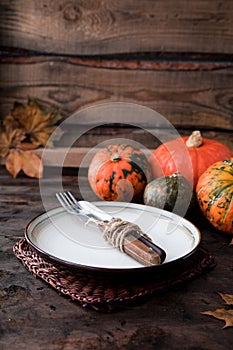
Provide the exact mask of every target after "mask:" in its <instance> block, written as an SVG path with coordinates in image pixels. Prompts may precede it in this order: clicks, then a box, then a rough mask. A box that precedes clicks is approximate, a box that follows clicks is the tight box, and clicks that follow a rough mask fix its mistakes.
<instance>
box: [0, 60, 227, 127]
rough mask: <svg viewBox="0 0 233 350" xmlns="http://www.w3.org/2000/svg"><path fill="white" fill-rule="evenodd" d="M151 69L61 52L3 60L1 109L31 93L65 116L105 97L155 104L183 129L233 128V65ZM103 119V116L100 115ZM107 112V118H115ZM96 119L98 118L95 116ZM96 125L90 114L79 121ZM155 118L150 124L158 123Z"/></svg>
mask: <svg viewBox="0 0 233 350" xmlns="http://www.w3.org/2000/svg"><path fill="white" fill-rule="evenodd" d="M205 68H206V69H202V70H198V71H196V70H195V71H192V70H190V71H189V70H168V71H167V70H154V69H152V70H150V69H142V70H141V69H136V70H134V69H123V68H121V69H113V68H102V67H101V68H100V67H90V66H86V65H84V64H83V63H82V64H78V63H77V62H75V61H74V62H71V61H70V60H69V59H64V58H62V59H61V58H59V57H50V58H46V57H40V58H35V59H33V58H28V59H27V58H24V59H23V60H21V61H20V62H19V61H17V60H16V62H14V60H13V61H12V59H11V60H10V62H8V60H6V59H5V58H4V60H3V61H2V64H1V65H0V75H1V82H0V92H1V94H0V104H1V107H0V114H1V115H4V114H7V113H8V112H9V111H10V109H11V108H12V105H13V102H14V101H15V100H18V101H22V102H25V100H26V98H27V96H31V97H34V98H37V99H39V100H41V102H43V103H45V104H48V105H50V104H55V105H56V106H58V107H59V108H60V110H61V112H62V113H63V115H64V116H66V117H68V116H70V114H72V113H74V112H75V111H79V110H80V109H83V108H85V107H88V106H93V105H96V104H99V103H106V102H130V103H135V104H139V105H143V106H147V107H150V108H152V109H154V110H156V111H157V112H159V113H161V114H162V115H163V116H164V117H165V118H166V119H167V120H169V121H170V122H171V123H172V124H173V125H174V126H175V127H178V128H182V127H183V128H192V127H193V126H195V128H206V129H208V128H209V129H213V128H214V129H226V130H233V112H232V100H233V99H232V91H233V79H232V76H233V70H232V67H229V65H228V64H227V65H226V66H225V67H219V68H217V69H212V68H209V65H208V64H206V66H205ZM98 121H99V119H98ZM116 121H119V120H116V116H115V115H114V116H111V115H108V116H107V117H106V118H104V120H103V122H109V123H111V122H113V123H114V122H116ZM95 122H96V121H95ZM88 123H89V124H90V125H91V124H93V119H92V120H89V116H88V117H87V118H86V119H85V118H83V119H82V120H80V124H85V125H86V124H88ZM153 124H154V123H153V122H152V123H149V124H147V125H146V126H148V127H154V126H155V125H153Z"/></svg>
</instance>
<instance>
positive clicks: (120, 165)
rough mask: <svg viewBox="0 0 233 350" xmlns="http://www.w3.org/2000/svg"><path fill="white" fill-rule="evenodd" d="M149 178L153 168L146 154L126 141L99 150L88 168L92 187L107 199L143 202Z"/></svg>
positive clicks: (96, 192) (97, 193)
mask: <svg viewBox="0 0 233 350" xmlns="http://www.w3.org/2000/svg"><path fill="white" fill-rule="evenodd" d="M150 178H151V168H150V164H149V162H148V160H147V158H146V156H145V155H144V153H143V152H142V151H141V150H138V149H136V148H134V147H132V146H131V145H127V144H116V145H109V146H108V147H106V148H102V149H100V150H99V151H98V152H97V153H96V154H95V156H94V157H93V159H92V161H91V163H90V166H89V169H88V180H89V184H90V186H91V188H92V190H93V191H94V192H95V194H96V195H97V196H99V197H100V198H101V199H104V200H106V201H115V200H118V201H128V200H131V199H133V200H136V201H141V200H142V197H143V192H144V188H145V187H146V185H147V182H149V181H150Z"/></svg>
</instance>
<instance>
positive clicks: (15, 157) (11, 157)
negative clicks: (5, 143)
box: [6, 149, 23, 177]
mask: <svg viewBox="0 0 233 350" xmlns="http://www.w3.org/2000/svg"><path fill="white" fill-rule="evenodd" d="M22 166H23V159H22V157H21V152H20V151H19V150H17V149H12V150H11V151H10V153H9V154H8V156H7V158H6V168H7V170H8V171H9V173H10V174H11V175H12V176H13V177H16V176H17V175H18V173H19V172H20V170H21V169H22Z"/></svg>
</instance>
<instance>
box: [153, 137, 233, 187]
mask: <svg viewBox="0 0 233 350" xmlns="http://www.w3.org/2000/svg"><path fill="white" fill-rule="evenodd" d="M231 156H232V153H231V150H230V149H229V148H228V147H227V146H225V145H223V144H222V143H220V142H217V141H215V140H212V139H206V138H202V137H201V133H200V132H199V131H194V132H193V133H192V135H191V136H184V137H181V138H177V139H175V140H171V141H168V142H165V143H164V144H162V145H160V146H159V147H158V148H157V149H156V150H155V151H154V152H153V154H152V156H151V157H150V160H149V161H150V164H151V167H152V173H153V176H154V177H155V178H157V177H161V176H167V175H171V174H174V173H176V172H179V173H181V175H183V176H184V177H185V178H186V179H187V180H188V181H189V182H190V183H191V185H193V187H194V188H195V187H196V184H197V181H198V178H199V177H200V175H201V174H202V173H203V172H204V171H205V170H206V169H207V168H208V167H209V166H210V165H211V164H213V163H215V162H218V161H220V160H224V159H228V158H230V157H231Z"/></svg>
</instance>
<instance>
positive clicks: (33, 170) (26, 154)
mask: <svg viewBox="0 0 233 350" xmlns="http://www.w3.org/2000/svg"><path fill="white" fill-rule="evenodd" d="M21 157H22V159H23V165H22V170H23V171H24V173H25V174H26V175H27V176H30V177H35V178H37V179H40V178H41V177H42V174H43V164H42V161H41V159H40V158H39V157H38V156H37V155H36V154H35V153H33V152H31V151H21Z"/></svg>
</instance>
